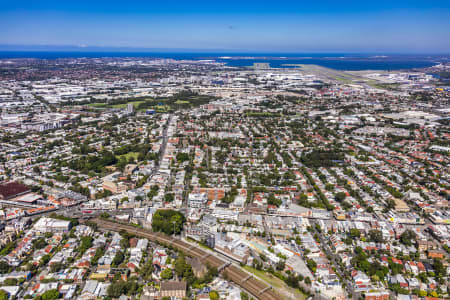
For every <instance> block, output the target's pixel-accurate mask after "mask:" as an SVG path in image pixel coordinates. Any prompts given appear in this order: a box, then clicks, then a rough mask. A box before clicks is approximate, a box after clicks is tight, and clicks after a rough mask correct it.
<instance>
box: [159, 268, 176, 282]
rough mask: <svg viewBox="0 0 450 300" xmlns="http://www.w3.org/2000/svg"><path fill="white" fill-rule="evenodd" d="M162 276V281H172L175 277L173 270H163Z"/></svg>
mask: <svg viewBox="0 0 450 300" xmlns="http://www.w3.org/2000/svg"><path fill="white" fill-rule="evenodd" d="M160 275H161V279H164V280H169V279H172V277H173V274H172V270H171V269H164V270H162V271H161V274H160Z"/></svg>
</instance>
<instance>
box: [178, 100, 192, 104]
mask: <svg viewBox="0 0 450 300" xmlns="http://www.w3.org/2000/svg"><path fill="white" fill-rule="evenodd" d="M189 103H190V102H189V101H186V100H177V101H175V104H189Z"/></svg>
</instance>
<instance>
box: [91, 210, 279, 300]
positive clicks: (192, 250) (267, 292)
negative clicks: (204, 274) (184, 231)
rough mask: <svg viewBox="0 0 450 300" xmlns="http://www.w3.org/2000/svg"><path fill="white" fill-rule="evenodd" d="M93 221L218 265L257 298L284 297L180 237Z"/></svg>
mask: <svg viewBox="0 0 450 300" xmlns="http://www.w3.org/2000/svg"><path fill="white" fill-rule="evenodd" d="M91 221H92V222H95V223H96V224H97V225H98V227H100V228H103V229H107V230H113V231H120V230H126V231H127V232H129V233H132V234H135V235H136V236H140V237H144V238H147V239H149V240H151V241H155V242H158V243H160V244H163V245H167V246H172V247H174V248H176V249H178V250H179V251H181V252H183V253H185V254H186V255H188V256H191V257H197V258H198V259H200V260H201V261H202V262H203V263H205V264H209V265H210V266H212V267H216V268H217V269H218V270H219V271H220V272H221V273H222V275H223V276H226V277H227V278H228V279H229V280H231V281H233V282H234V283H236V284H237V285H239V286H240V287H242V288H243V289H244V290H246V291H247V292H248V293H250V294H251V295H252V296H253V297H256V298H257V299H260V300H281V299H282V298H281V297H280V296H278V295H276V294H275V293H274V292H273V291H272V289H271V287H270V286H268V285H266V284H265V283H263V282H261V281H259V280H257V279H256V278H254V277H253V276H252V275H249V274H248V273H246V272H244V271H242V270H241V269H240V268H239V267H237V266H235V265H233V264H232V263H231V261H228V260H226V259H225V258H219V257H217V256H215V255H213V254H212V253H209V252H206V251H204V250H202V249H200V248H198V247H197V246H195V245H192V244H189V243H186V242H184V241H182V240H180V239H177V238H173V237H170V236H168V235H165V234H162V233H157V232H151V231H149V230H145V229H141V228H137V227H134V226H131V225H127V224H121V223H115V222H111V221H107V220H103V219H99V218H95V219H91Z"/></svg>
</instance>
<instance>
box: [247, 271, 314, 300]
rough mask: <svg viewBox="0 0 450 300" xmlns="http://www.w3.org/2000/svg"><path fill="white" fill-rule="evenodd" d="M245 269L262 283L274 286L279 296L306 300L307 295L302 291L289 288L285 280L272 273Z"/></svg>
mask: <svg viewBox="0 0 450 300" xmlns="http://www.w3.org/2000/svg"><path fill="white" fill-rule="evenodd" d="M243 268H244V269H245V270H246V271H248V272H250V273H252V274H253V275H255V276H256V277H258V278H259V279H261V280H262V281H264V282H266V283H268V284H270V285H272V286H273V288H274V289H275V292H276V293H277V294H280V295H282V296H283V298H284V297H285V298H286V299H289V297H290V298H291V299H300V300H303V299H306V295H305V294H303V293H302V292H300V290H298V289H293V288H291V287H289V286H288V285H287V284H286V283H285V282H284V281H283V280H281V279H280V278H278V277H275V276H273V275H272V274H270V273H267V272H264V271H259V270H256V269H254V268H252V267H250V266H244V267H243Z"/></svg>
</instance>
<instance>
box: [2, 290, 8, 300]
mask: <svg viewBox="0 0 450 300" xmlns="http://www.w3.org/2000/svg"><path fill="white" fill-rule="evenodd" d="M0 300H8V293H7V292H5V291H4V290H0Z"/></svg>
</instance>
